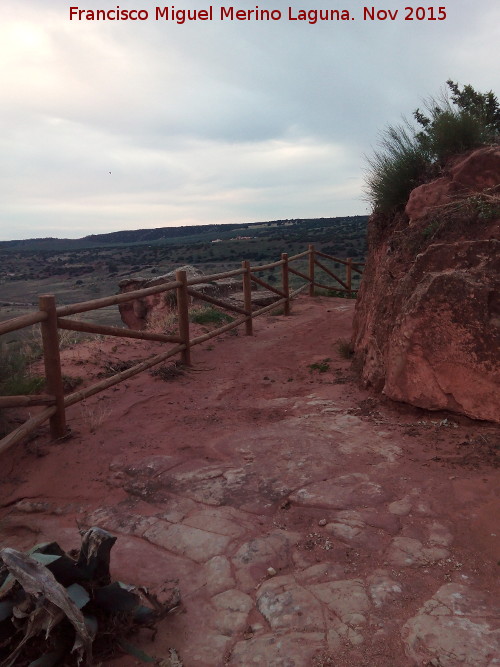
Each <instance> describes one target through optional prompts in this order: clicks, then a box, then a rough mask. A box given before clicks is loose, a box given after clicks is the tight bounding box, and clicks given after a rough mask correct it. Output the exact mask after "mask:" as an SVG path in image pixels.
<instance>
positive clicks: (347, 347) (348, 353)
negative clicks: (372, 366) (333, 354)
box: [337, 338, 354, 359]
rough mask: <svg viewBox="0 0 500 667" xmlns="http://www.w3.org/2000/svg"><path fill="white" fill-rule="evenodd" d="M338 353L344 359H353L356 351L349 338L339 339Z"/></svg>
mask: <svg viewBox="0 0 500 667" xmlns="http://www.w3.org/2000/svg"><path fill="white" fill-rule="evenodd" d="M337 351H338V353H339V354H340V356H341V357H342V359H352V357H353V355H354V350H353V349H352V345H351V341H350V340H348V339H347V338H339V339H338V341H337Z"/></svg>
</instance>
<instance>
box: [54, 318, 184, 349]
mask: <svg viewBox="0 0 500 667" xmlns="http://www.w3.org/2000/svg"><path fill="white" fill-rule="evenodd" d="M57 326H58V327H59V328H60V329H68V330H70V331H82V332H84V333H92V334H102V335H103V336H117V337H118V338H138V339H139V340H155V341H158V342H160V343H179V342H180V338H179V336H169V335H167V334H160V333H153V332H150V331H135V330H134V329H124V328H121V327H109V326H104V325H102V324H92V323H91V322H81V321H80V320H68V319H66V318H63V317H58V318H57Z"/></svg>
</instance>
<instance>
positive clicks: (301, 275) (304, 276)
mask: <svg viewBox="0 0 500 667" xmlns="http://www.w3.org/2000/svg"><path fill="white" fill-rule="evenodd" d="M288 270H289V271H290V273H293V274H295V275H296V276H299V277H300V278H304V280H307V282H309V276H306V274H305V273H301V272H300V271H297V269H292V267H291V266H289V267H288Z"/></svg>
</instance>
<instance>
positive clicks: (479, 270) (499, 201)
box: [353, 146, 500, 422]
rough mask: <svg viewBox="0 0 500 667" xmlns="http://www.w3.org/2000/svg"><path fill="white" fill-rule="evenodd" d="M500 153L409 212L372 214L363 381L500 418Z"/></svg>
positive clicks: (461, 167)
mask: <svg viewBox="0 0 500 667" xmlns="http://www.w3.org/2000/svg"><path fill="white" fill-rule="evenodd" d="M499 186H500V147H498V146H493V147H488V148H484V149H479V150H476V151H473V152H471V153H469V154H467V155H465V156H461V157H460V158H458V159H456V160H455V161H454V162H453V164H451V165H450V166H449V168H448V169H447V171H446V173H445V174H444V175H443V176H442V177H441V178H439V179H437V180H435V181H432V182H430V183H426V184H425V185H421V186H420V187H418V188H416V189H415V190H414V191H413V192H412V193H411V196H410V198H409V201H408V204H407V207H406V211H405V214H400V215H398V216H395V217H394V219H392V220H390V221H388V220H383V219H381V218H379V217H377V216H375V215H374V216H372V218H371V219H370V223H369V254H368V258H367V262H366V266H365V273H364V276H363V281H362V284H361V287H360V291H359V295H358V302H357V304H356V313H355V318H354V332H353V347H354V352H355V365H356V367H357V369H358V370H359V373H360V377H361V380H362V383H363V384H364V385H365V386H372V387H374V388H375V389H377V390H380V391H383V393H384V394H386V395H387V396H388V397H389V398H392V399H394V400H397V401H403V402H406V403H410V404H412V405H415V406H419V407H422V408H427V409H431V410H441V409H444V410H450V411H452V412H456V413H460V414H464V415H467V416H469V417H471V418H474V419H484V420H492V421H497V422H498V421H500V401H499V398H498V397H499V396H500V364H499V350H500V290H499V288H500V277H499V274H500V240H499V239H500V233H499V231H500V197H499Z"/></svg>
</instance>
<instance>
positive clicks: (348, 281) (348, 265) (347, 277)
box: [345, 257, 352, 292]
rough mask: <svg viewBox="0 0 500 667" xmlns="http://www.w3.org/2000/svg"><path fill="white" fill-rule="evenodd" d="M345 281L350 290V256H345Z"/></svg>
mask: <svg viewBox="0 0 500 667" xmlns="http://www.w3.org/2000/svg"><path fill="white" fill-rule="evenodd" d="M345 282H346V284H347V289H348V290H349V292H350V291H351V288H352V257H348V258H347V264H346V265H345Z"/></svg>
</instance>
